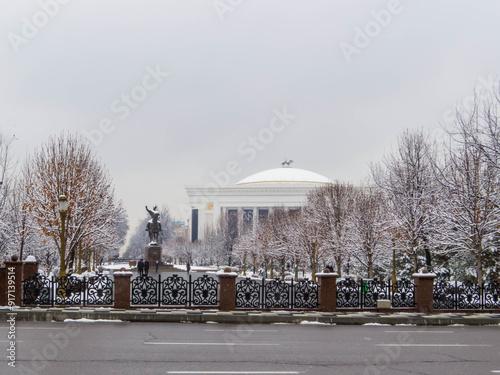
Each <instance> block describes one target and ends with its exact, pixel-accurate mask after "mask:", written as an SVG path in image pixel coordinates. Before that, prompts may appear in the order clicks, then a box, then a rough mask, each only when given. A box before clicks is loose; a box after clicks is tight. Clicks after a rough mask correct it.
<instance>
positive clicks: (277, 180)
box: [236, 167, 333, 185]
mask: <svg viewBox="0 0 500 375" xmlns="http://www.w3.org/2000/svg"><path fill="white" fill-rule="evenodd" d="M331 183H333V181H332V180H330V179H329V178H327V177H325V176H322V175H320V174H318V173H314V172H311V171H306V170H304V169H299V168H292V167H283V168H274V169H269V170H267V171H263V172H259V173H255V174H253V175H251V176H249V177H247V178H244V179H243V180H241V181H239V182H238V183H237V184H236V185H246V184H331Z"/></svg>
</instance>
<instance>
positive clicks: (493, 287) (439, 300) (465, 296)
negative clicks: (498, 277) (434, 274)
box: [433, 280, 500, 310]
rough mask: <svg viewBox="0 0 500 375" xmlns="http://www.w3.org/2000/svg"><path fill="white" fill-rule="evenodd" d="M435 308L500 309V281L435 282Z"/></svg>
mask: <svg viewBox="0 0 500 375" xmlns="http://www.w3.org/2000/svg"><path fill="white" fill-rule="evenodd" d="M433 297H434V309H447V310H459V309H460V310H467V309H476V310H479V309H481V310H482V309H500V283H498V282H496V281H494V282H490V283H486V284H483V285H479V284H475V283H470V282H465V283H460V282H458V281H446V280H436V281H435V282H434V293H433Z"/></svg>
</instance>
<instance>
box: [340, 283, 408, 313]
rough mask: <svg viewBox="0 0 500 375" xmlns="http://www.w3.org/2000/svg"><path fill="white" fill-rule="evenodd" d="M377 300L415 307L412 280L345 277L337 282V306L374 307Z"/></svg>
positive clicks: (398, 305) (396, 305)
mask: <svg viewBox="0 0 500 375" xmlns="http://www.w3.org/2000/svg"><path fill="white" fill-rule="evenodd" d="M378 300H390V301H391V304H392V306H393V307H398V308H399V307H415V284H414V283H413V280H409V279H401V280H398V281H397V282H396V283H394V284H392V283H391V281H384V280H379V279H373V280H371V279H370V280H363V279H361V280H360V281H359V282H358V281H356V280H354V279H351V278H347V279H341V280H338V282H337V307H346V308H361V309H363V308H375V307H377V301H378Z"/></svg>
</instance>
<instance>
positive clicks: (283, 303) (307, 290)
mask: <svg viewBox="0 0 500 375" xmlns="http://www.w3.org/2000/svg"><path fill="white" fill-rule="evenodd" d="M318 306H319V304H318V285H317V284H315V283H313V282H311V281H310V280H300V281H298V282H293V281H291V282H287V281H282V280H279V279H275V280H270V281H266V280H265V279H262V280H254V279H250V278H246V279H244V280H241V281H239V282H237V283H236V307H237V308H254V309H259V308H266V309H279V308H282V309H294V308H296V309H316V308H318Z"/></svg>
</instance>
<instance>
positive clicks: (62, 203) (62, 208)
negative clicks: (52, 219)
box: [59, 195, 68, 277]
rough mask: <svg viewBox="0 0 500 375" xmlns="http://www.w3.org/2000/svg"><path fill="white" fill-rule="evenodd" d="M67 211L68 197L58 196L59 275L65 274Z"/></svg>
mask: <svg viewBox="0 0 500 375" xmlns="http://www.w3.org/2000/svg"><path fill="white" fill-rule="evenodd" d="M67 213H68V198H66V196H65V195H60V196H59V214H60V215H61V266H60V269H59V277H63V276H66V215H67Z"/></svg>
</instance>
